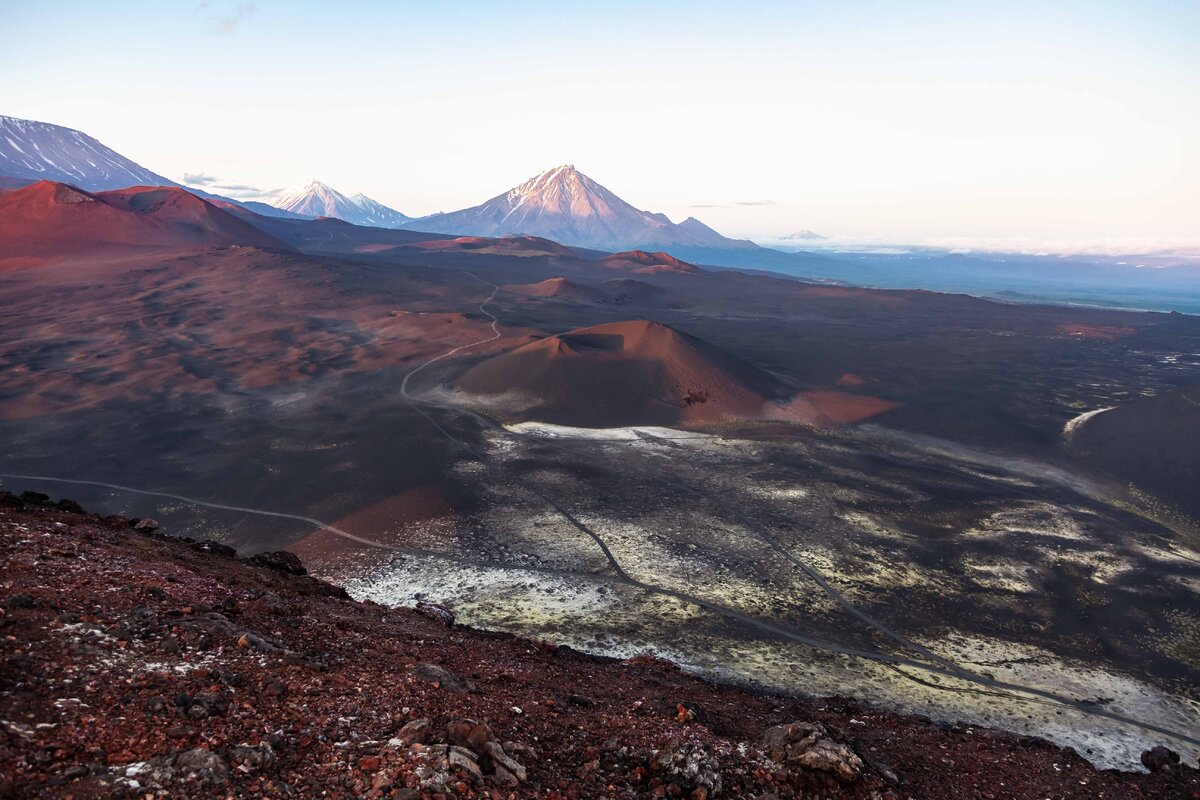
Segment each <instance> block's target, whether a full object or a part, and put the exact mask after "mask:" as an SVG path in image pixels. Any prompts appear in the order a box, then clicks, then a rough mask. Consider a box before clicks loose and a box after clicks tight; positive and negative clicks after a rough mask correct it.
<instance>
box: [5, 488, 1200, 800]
mask: <svg viewBox="0 0 1200 800" xmlns="http://www.w3.org/2000/svg"><path fill="white" fill-rule="evenodd" d="M35 500H36V498H35ZM19 506H24V508H19ZM71 507H72V506H71V504H66V507H65V509H64V508H58V507H52V506H50V505H48V504H46V503H44V502H24V503H23V502H22V501H20V500H19V499H17V498H13V497H11V496H5V494H4V493H0V606H3V609H2V610H0V634H2V636H3V638H2V641H0V797H3V798H7V797H39V798H50V797H59V798H67V797H71V798H80V799H82V798H97V797H137V798H152V797H172V798H174V797H205V798H208V797H318V796H319V797H328V798H349V797H368V798H377V797H391V798H414V797H447V798H450V797H492V798H614V799H615V798H633V797H691V798H707V797H718V798H719V797H729V798H788V797H821V798H895V799H897V800H898V799H899V798H920V800H950V799H951V798H953V799H954V800H966V799H968V798H993V799H995V800H999V799H1000V798H1012V800H1031V799H1033V798H1056V799H1058V798H1087V799H1088V800H1097V799H1099V798H1111V799H1113V800H1116V799H1117V798H1162V799H1163V800H1168V799H1169V800H1180V798H1197V797H1200V774H1198V773H1197V771H1196V770H1194V769H1190V768H1187V767H1180V766H1175V767H1171V768H1167V769H1165V770H1161V771H1158V772H1155V773H1152V774H1131V773H1118V772H1112V771H1104V772H1100V771H1097V770H1095V769H1093V768H1092V767H1091V766H1090V765H1089V764H1087V762H1085V761H1084V760H1083V759H1081V758H1080V757H1079V756H1078V755H1076V754H1075V753H1074V752H1071V751H1067V750H1062V749H1059V748H1057V747H1054V746H1052V745H1050V744H1048V743H1046V742H1043V741H1040V740H1036V739H1031V738H1025V737H1017V736H1011V735H1008V734H1004V733H999V732H995V731H990V730H983V729H979V728H973V727H970V726H966V725H958V726H950V725H941V724H936V723H933V722H931V721H929V720H926V719H922V718H916V717H911V716H901V715H897V714H893V713H889V712H885V711H878V710H873V709H871V708H868V707H866V706H864V705H861V704H859V703H857V702H855V701H853V700H847V699H845V698H823V699H797V698H784V697H777V696H767V695H758V694H752V693H748V692H745V691H742V690H739V689H737V688H732V687H726V686H717V685H713V684H710V683H706V682H704V681H702V680H699V679H697V678H694V677H691V676H689V675H687V674H685V673H683V672H681V671H679V670H678V669H676V668H674V667H673V666H671V665H670V664H666V663H664V662H661V661H656V660H653V659H648V658H643V659H634V660H632V661H629V662H617V661H612V660H607V659H599V658H593V657H589V656H586V655H582V654H580V653H577V652H574V651H571V650H569V649H567V648H562V647H554V646H553V645H547V644H541V643H535V642H530V641H526V640H521V639H516V638H512V637H507V636H499V635H494V634H488V633H485V632H481V631H476V630H471V629H467V628H462V627H458V626H454V625H453V624H447V622H446V621H445V620H444V619H441V618H440V614H439V612H438V610H437V609H432V608H429V609H425V610H424V611H423V612H420V611H416V610H410V609H388V608H384V607H381V606H378V605H374V604H372V603H358V602H354V601H352V600H350V599H348V598H347V597H346V596H345V594H344V592H342V591H341V590H340V589H337V588H335V587H332V586H329V585H328V584H325V583H322V582H320V581H317V580H315V579H313V578H311V577H308V576H302V575H295V574H291V573H289V572H287V571H286V570H287V569H288V568H289V567H292V566H295V565H293V564H291V563H290V562H288V561H287V560H276V561H275V563H274V566H271V565H260V564H252V563H248V562H246V561H242V560H238V559H237V558H235V557H233V556H232V555H231V554H229V553H226V552H224V551H223V550H222V548H220V546H217V547H212V546H207V547H206V546H204V545H201V544H198V543H190V542H187V541H183V540H177V539H172V538H169V537H165V536H161V535H158V534H155V533H149V532H141V531H136V530H134V529H133V528H132V527H131V525H130V523H129V521H127V520H121V519H116V518H108V519H101V518H100V517H97V516H95V515H85V514H82V513H76V512H72V511H71V510H70V509H71ZM793 722H799V723H801V724H799V725H796V726H793V727H791V728H786V729H785V728H776V729H774V731H773V733H772V737H771V739H770V740H769V741H765V742H764V741H763V739H762V737H763V734H764V732H766V731H767V730H768V729H769V728H772V726H776V725H780V724H783V723H793ZM814 723H819V724H814ZM805 792H808V794H805Z"/></svg>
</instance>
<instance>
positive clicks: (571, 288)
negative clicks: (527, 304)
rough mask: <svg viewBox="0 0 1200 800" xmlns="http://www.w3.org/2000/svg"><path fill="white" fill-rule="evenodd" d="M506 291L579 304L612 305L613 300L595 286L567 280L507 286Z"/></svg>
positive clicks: (550, 279)
mask: <svg viewBox="0 0 1200 800" xmlns="http://www.w3.org/2000/svg"><path fill="white" fill-rule="evenodd" d="M504 291H506V292H509V293H511V294H517V295H522V296H525V297H541V298H546V299H555V300H566V301H573V302H579V303H611V302H613V301H612V298H611V297H609V296H608V294H607V293H605V292H604V291H603V290H602V289H598V288H596V287H595V286H584V285H583V284H581V283H576V282H575V281H572V280H569V279H567V278H562V277H559V278H548V279H546V280H544V281H541V282H540V283H525V284H518V285H511V286H505V287H504Z"/></svg>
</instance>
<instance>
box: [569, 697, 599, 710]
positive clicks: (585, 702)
mask: <svg viewBox="0 0 1200 800" xmlns="http://www.w3.org/2000/svg"><path fill="white" fill-rule="evenodd" d="M567 702H568V703H570V704H571V705H573V706H579V707H580V708H591V707H592V706H594V705H596V701H595V700H593V699H592V698H590V697H588V696H587V695H583V694H573V695H570V696H569V697H567Z"/></svg>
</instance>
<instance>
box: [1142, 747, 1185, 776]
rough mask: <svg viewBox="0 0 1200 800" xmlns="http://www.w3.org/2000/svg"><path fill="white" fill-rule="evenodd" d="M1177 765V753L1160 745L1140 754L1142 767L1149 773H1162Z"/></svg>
mask: <svg viewBox="0 0 1200 800" xmlns="http://www.w3.org/2000/svg"><path fill="white" fill-rule="evenodd" d="M1178 765H1179V753H1176V752H1175V751H1174V750H1171V749H1170V748H1167V747H1163V746H1162V745H1161V744H1160V745H1155V746H1154V747H1151V748H1150V749H1149V750H1146V751H1145V752H1143V753H1142V766H1143V767H1145V768H1146V769H1148V770H1150V771H1151V772H1162V771H1163V770H1167V769H1171V768H1172V767H1175V766H1178Z"/></svg>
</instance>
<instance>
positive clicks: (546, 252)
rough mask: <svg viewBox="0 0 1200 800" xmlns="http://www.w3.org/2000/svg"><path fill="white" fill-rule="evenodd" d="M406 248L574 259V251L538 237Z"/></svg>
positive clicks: (476, 238) (439, 242)
mask: <svg viewBox="0 0 1200 800" xmlns="http://www.w3.org/2000/svg"><path fill="white" fill-rule="evenodd" d="M407 246H408V247H412V248H415V249H417V250H424V251H426V252H466V253H480V254H483V255H510V256H565V257H574V256H575V255H576V254H575V251H574V250H572V249H571V248H569V247H564V246H563V245H561V244H559V243H558V242H552V241H550V240H549V239H543V238H541V237H539V236H499V237H494V238H493V237H487V236H460V237H458V238H456V239H435V240H433V241H428V242H416V243H414V244H411V245H407Z"/></svg>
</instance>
